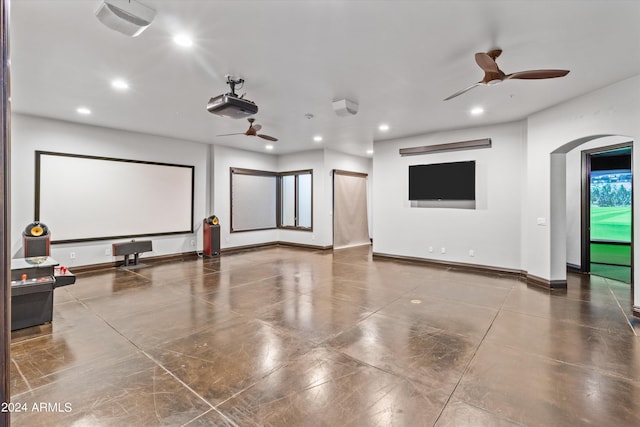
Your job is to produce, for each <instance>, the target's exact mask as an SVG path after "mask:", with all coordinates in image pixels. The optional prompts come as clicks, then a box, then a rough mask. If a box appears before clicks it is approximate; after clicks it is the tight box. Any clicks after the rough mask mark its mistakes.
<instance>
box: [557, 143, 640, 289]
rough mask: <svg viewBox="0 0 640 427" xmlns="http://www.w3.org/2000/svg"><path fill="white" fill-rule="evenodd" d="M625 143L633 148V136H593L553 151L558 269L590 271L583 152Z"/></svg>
mask: <svg viewBox="0 0 640 427" xmlns="http://www.w3.org/2000/svg"><path fill="white" fill-rule="evenodd" d="M622 145H625V146H628V147H630V148H632V147H633V139H632V138H630V137H627V136H622V135H602V134H601V135H590V136H585V137H582V138H578V139H575V140H573V141H569V142H567V143H565V144H564V145H562V146H561V147H559V148H558V149H556V150H554V151H553V152H552V153H551V180H550V184H551V205H550V210H551V218H552V221H551V225H552V227H551V230H550V231H551V263H552V269H554V270H555V271H558V270H560V269H562V270H566V268H567V267H570V268H571V267H574V268H575V269H577V270H580V271H582V272H590V265H587V263H589V261H590V260H589V258H590V257H589V255H590V253H585V251H586V250H588V249H590V247H589V243H590V241H591V237H590V234H589V229H588V226H587V227H586V226H585V215H589V214H590V212H589V210H588V207H585V203H584V200H585V198H583V197H582V193H583V189H585V188H588V182H585V180H587V179H588V177H587V175H586V174H585V171H584V170H583V167H584V165H583V161H584V156H585V154H584V153H583V152H587V153H589V152H590V151H592V150H593V151H592V152H594V153H595V152H601V151H605V148H604V147H620V146H622ZM598 148H601V149H602V150H599V149H598ZM576 159H577V160H576ZM586 199H588V198H586ZM585 248H587V249H585ZM585 255H586V256H585ZM631 259H632V257H631ZM630 276H631V277H630V279H631V278H632V275H630Z"/></svg>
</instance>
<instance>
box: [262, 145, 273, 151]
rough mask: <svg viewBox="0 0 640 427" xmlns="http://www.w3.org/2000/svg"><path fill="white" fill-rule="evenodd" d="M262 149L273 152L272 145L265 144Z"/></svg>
mask: <svg viewBox="0 0 640 427" xmlns="http://www.w3.org/2000/svg"><path fill="white" fill-rule="evenodd" d="M264 148H266V149H267V150H273V145H271V144H267V145H265V146H264Z"/></svg>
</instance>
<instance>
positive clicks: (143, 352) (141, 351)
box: [79, 301, 239, 427]
mask: <svg viewBox="0 0 640 427" xmlns="http://www.w3.org/2000/svg"><path fill="white" fill-rule="evenodd" d="M79 302H80V304H82V305H83V306H84V307H85V308H86V309H87V310H89V311H90V312H91V313H93V315H94V316H96V317H97V318H98V319H100V320H102V321H103V322H104V323H105V325H107V326H108V327H110V328H111V329H113V330H114V331H115V332H116V333H117V334H118V335H120V336H121V337H122V338H124V339H125V340H127V341H128V342H129V343H130V344H131V345H132V346H133V347H134V348H135V349H136V350H137V351H138V352H139V353H141V354H142V355H144V356H145V357H146V358H147V359H149V360H150V361H152V362H153V363H154V364H155V365H156V366H157V367H159V368H160V369H162V370H163V371H165V372H166V373H167V374H169V375H171V377H173V379H175V380H176V381H177V382H178V383H180V384H181V385H182V386H183V387H184V388H186V389H187V390H189V391H190V392H191V393H193V395H194V396H196V397H197V398H198V399H200V400H201V401H202V402H204V403H205V404H206V405H207V406H209V408H210V409H209V410H208V411H205V413H207V412H210V411H211V410H213V411H215V412H217V413H218V414H219V415H220V416H222V417H223V418H224V419H225V420H228V421H229V423H230V424H231V425H233V426H235V427H239V426H238V425H237V424H236V423H235V422H233V420H231V419H230V418H228V417H227V416H226V415H225V414H223V413H222V412H220V411H218V410H217V409H216V408H215V406H214V405H212V404H211V403H210V402H209V401H208V400H207V399H205V398H204V397H203V396H201V395H200V394H199V393H198V392H196V391H195V390H194V389H193V388H191V387H190V386H189V385H188V384H186V383H185V382H184V381H182V380H181V379H180V378H178V377H177V376H176V375H175V374H174V373H173V372H171V371H170V370H169V369H167V368H165V367H164V366H163V365H162V364H161V363H160V362H159V361H157V360H156V359H155V358H153V357H152V356H151V355H150V354H149V353H147V352H146V351H144V350H143V349H142V348H140V347H139V346H138V345H137V344H136V343H134V342H133V341H131V340H130V339H129V338H128V337H126V336H125V335H123V334H122V333H121V332H120V331H119V330H117V329H116V328H115V327H114V326H113V325H112V324H111V323H109V321H107V320H106V319H105V318H103V317H102V316H100V315H99V314H98V313H96V312H95V311H93V310H92V309H91V307H89V306H87V305H86V304H84V302H82V301H79ZM202 415H204V413H203V414H200V416H202ZM196 418H198V417H196ZM196 418H194V419H196ZM191 421H192V420H191ZM191 421H189V422H191Z"/></svg>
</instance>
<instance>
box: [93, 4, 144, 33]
mask: <svg viewBox="0 0 640 427" xmlns="http://www.w3.org/2000/svg"><path fill="white" fill-rule="evenodd" d="M155 16H156V11H155V10H153V9H151V8H150V7H148V6H145V5H143V4H142V3H140V2H137V1H136V0H104V2H103V3H102V4H101V5H100V7H98V10H96V17H97V18H98V19H99V20H100V22H102V23H103V24H104V25H106V26H107V27H109V28H111V29H112V30H115V31H118V32H119V33H122V34H124V35H127V36H130V37H135V36H137V35H139V34H140V33H142V32H143V31H144V30H145V29H146V28H147V27H148V26H149V25H150V24H151V21H153V18H154V17H155Z"/></svg>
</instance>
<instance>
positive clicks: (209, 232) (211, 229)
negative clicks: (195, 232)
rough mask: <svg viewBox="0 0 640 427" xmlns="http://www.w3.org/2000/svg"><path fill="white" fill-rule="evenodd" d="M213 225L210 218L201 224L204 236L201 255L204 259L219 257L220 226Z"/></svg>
mask: <svg viewBox="0 0 640 427" xmlns="http://www.w3.org/2000/svg"><path fill="white" fill-rule="evenodd" d="M215 222H216V224H213V221H212V220H211V218H207V219H205V220H204V221H203V223H202V232H203V234H204V247H203V251H202V254H203V255H204V256H206V257H219V256H220V224H217V222H218V221H217V218H216V219H215Z"/></svg>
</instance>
